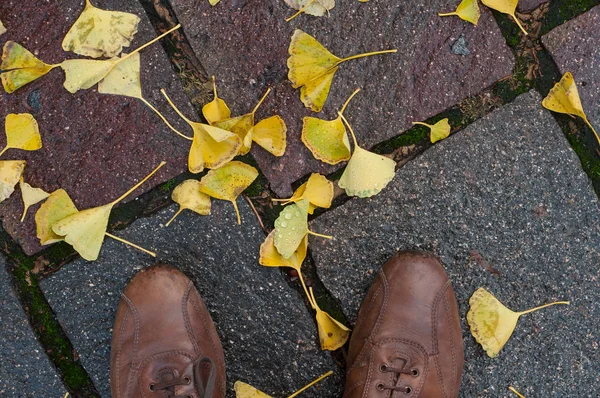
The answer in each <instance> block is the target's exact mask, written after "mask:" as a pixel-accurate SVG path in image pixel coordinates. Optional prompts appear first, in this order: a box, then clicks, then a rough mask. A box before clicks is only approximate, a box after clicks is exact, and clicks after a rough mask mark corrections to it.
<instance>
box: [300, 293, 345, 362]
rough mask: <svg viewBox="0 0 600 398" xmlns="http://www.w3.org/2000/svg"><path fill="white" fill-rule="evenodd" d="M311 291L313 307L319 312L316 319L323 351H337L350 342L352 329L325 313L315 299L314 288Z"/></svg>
mask: <svg viewBox="0 0 600 398" xmlns="http://www.w3.org/2000/svg"><path fill="white" fill-rule="evenodd" d="M309 290H310V300H311V305H312V307H313V308H314V309H315V311H316V312H317V313H316V319H317V327H318V329H319V341H320V342H321V349H322V350H328V351H335V350H337V349H338V348H340V347H342V346H343V345H344V344H346V341H348V338H349V337H350V329H348V328H347V327H346V326H344V325H342V324H341V323H340V322H338V321H337V320H335V319H334V318H333V317H332V316H331V315H329V314H328V313H326V312H325V311H323V310H321V308H319V305H318V304H317V300H316V299H315V293H314V292H313V289H312V287H311V288H309Z"/></svg>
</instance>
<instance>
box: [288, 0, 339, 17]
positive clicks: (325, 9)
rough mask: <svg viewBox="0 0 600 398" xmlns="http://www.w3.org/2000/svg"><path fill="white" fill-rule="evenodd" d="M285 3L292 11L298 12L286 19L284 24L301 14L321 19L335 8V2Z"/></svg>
mask: <svg viewBox="0 0 600 398" xmlns="http://www.w3.org/2000/svg"><path fill="white" fill-rule="evenodd" d="M285 2H286V4H287V5H288V6H290V7H292V8H293V9H294V10H298V12H297V13H295V14H294V15H292V16H291V17H289V18H287V19H286V20H285V21H286V22H289V21H291V20H292V19H294V18H296V17H297V16H298V15H300V14H302V13H305V14H308V15H312V16H315V17H322V16H323V15H325V14H328V15H329V11H331V10H332V9H333V8H334V7H335V0H285Z"/></svg>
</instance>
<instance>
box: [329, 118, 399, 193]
mask: <svg viewBox="0 0 600 398" xmlns="http://www.w3.org/2000/svg"><path fill="white" fill-rule="evenodd" d="M340 116H341V117H342V120H343V121H344V123H346V125H347V126H348V129H349V130H350V134H352V139H353V140H354V153H353V154H352V157H351V158H350V161H349V162H348V165H347V166H346V169H345V170H344V173H343V174H342V177H341V178H340V180H339V181H338V185H339V187H340V188H342V189H345V190H346V194H348V196H358V197H359V198H368V197H370V196H373V195H377V194H378V193H379V192H381V190H382V189H383V188H385V187H386V186H387V184H388V183H389V182H390V181H392V179H393V178H394V175H395V168H396V162H394V161H393V160H392V159H390V158H386V157H385V156H381V155H378V154H376V153H373V152H369V151H367V150H365V149H362V148H361V147H359V146H358V143H357V142H356V136H355V135H354V131H352V127H351V126H350V124H349V123H348V121H347V120H346V118H345V117H344V115H341V114H340Z"/></svg>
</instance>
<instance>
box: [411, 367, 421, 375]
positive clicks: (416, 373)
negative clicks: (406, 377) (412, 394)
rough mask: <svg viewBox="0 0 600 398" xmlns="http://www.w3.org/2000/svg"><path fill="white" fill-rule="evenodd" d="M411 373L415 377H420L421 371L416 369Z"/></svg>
mask: <svg viewBox="0 0 600 398" xmlns="http://www.w3.org/2000/svg"><path fill="white" fill-rule="evenodd" d="M410 371H411V373H412V376H413V377H419V369H417V368H415V369H411V370H410Z"/></svg>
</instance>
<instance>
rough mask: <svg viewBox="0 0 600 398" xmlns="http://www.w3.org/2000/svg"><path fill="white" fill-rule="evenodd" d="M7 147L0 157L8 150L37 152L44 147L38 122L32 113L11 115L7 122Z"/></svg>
mask: <svg viewBox="0 0 600 398" xmlns="http://www.w3.org/2000/svg"><path fill="white" fill-rule="evenodd" d="M5 129H6V147H4V149H3V150H2V151H0V156H1V155H2V154H3V153H4V152H6V151H7V150H8V149H11V148H13V149H22V150H24V151H37V150H38V149H40V148H41V147H42V137H41V136H40V128H39V126H38V123H37V121H36V120H35V118H34V117H33V115H31V114H30V113H19V114H14V113H9V114H8V115H7V116H6V120H5Z"/></svg>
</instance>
